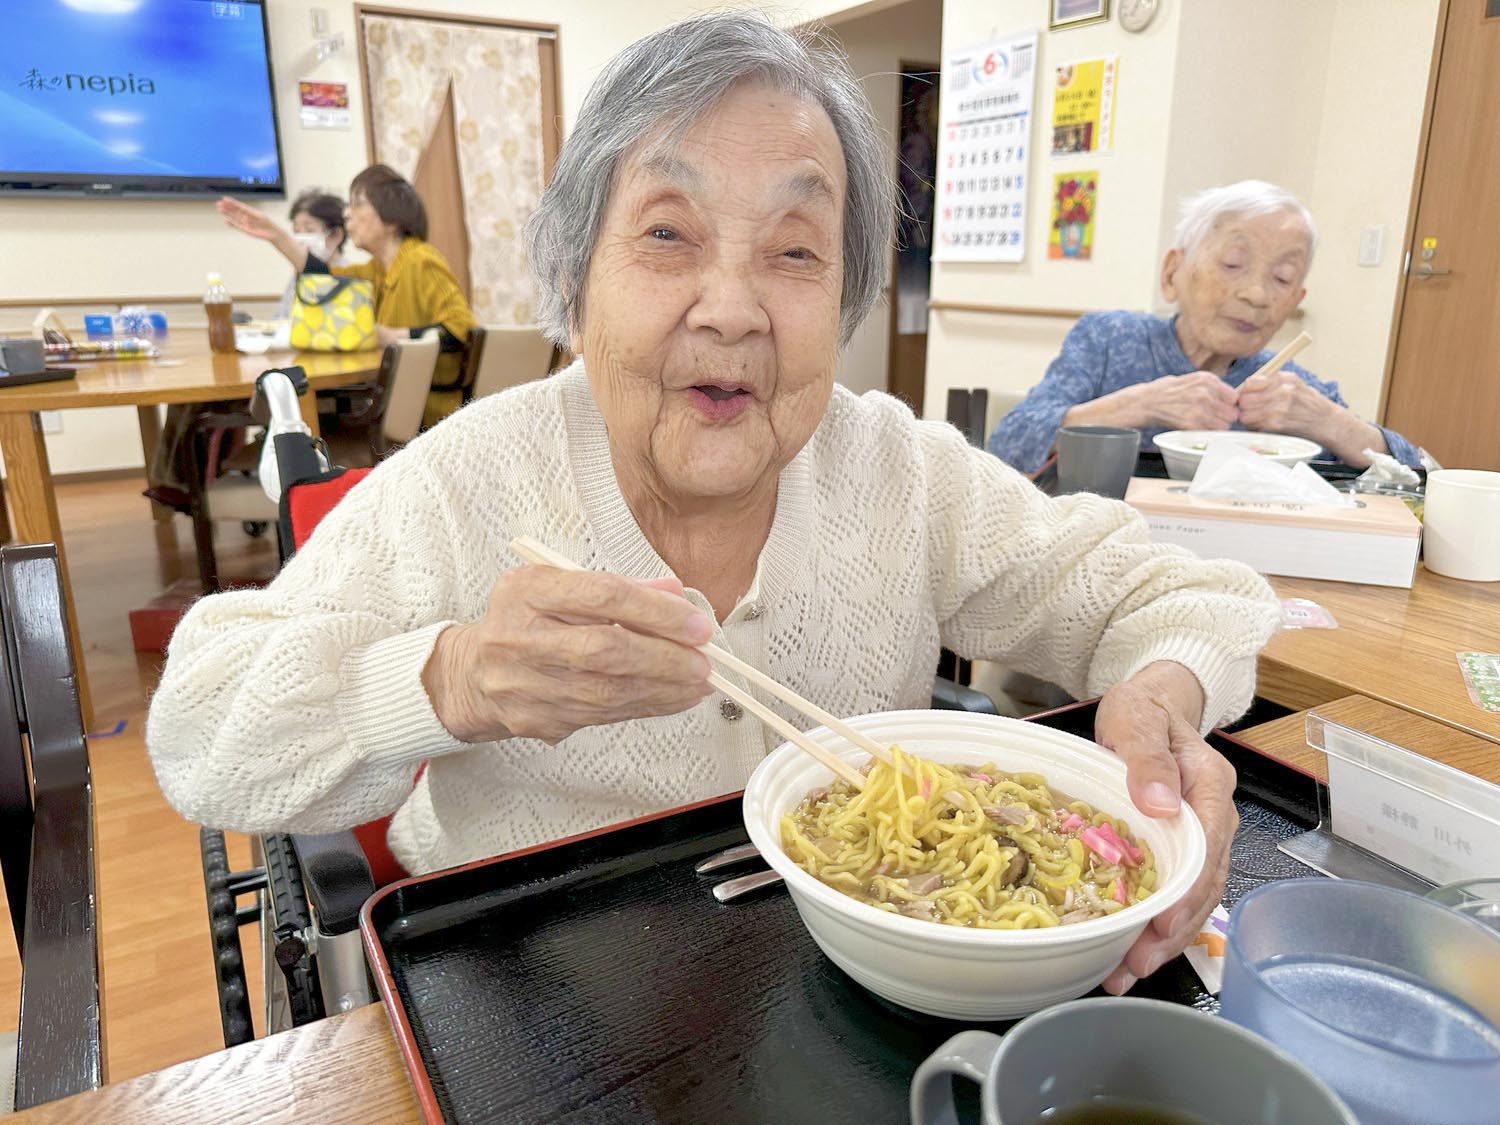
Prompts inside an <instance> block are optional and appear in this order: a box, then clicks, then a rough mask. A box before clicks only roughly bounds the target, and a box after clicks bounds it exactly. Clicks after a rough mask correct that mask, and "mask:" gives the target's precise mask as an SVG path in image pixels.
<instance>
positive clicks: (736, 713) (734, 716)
mask: <svg viewBox="0 0 1500 1125" xmlns="http://www.w3.org/2000/svg"><path fill="white" fill-rule="evenodd" d="M744 713H745V711H744V708H742V707H741V706H740V705H739V704H738V703H736V702H735V701H734V700H732V699H725V700H722V701H721V702H720V703H719V714H720V715H722V716H724V718H725V719H726V720H727V721H729V722H731V723H733V722H736V721H737V720H738V719H739V718H740V717H741V716H742V715H744Z"/></svg>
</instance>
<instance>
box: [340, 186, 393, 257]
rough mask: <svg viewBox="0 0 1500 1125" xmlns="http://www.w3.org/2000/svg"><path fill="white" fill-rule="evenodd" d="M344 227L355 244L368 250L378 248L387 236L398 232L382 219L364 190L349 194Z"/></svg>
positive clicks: (371, 250)
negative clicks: (365, 195)
mask: <svg viewBox="0 0 1500 1125" xmlns="http://www.w3.org/2000/svg"><path fill="white" fill-rule="evenodd" d="M344 227H345V229H347V230H348V232H349V238H350V240H351V241H352V242H353V243H354V245H356V246H358V247H359V248H360V249H361V250H364V251H367V252H373V251H375V250H378V249H379V248H380V246H381V244H382V243H383V242H384V241H385V240H386V239H387V238H389V237H390V236H391V235H393V234H395V233H396V228H395V227H391V226H387V225H386V224H385V223H384V222H382V221H381V218H380V215H379V214H378V213H377V212H376V210H375V208H373V207H371V206H370V201H369V200H368V199H366V198H365V197H364V193H363V192H355V193H353V194H352V195H350V196H349V206H348V207H347V208H345V209H344Z"/></svg>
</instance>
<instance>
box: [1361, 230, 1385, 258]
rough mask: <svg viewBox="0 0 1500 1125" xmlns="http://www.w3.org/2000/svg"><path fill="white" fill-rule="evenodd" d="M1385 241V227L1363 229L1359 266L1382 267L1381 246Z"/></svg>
mask: <svg viewBox="0 0 1500 1125" xmlns="http://www.w3.org/2000/svg"><path fill="white" fill-rule="evenodd" d="M1384 241H1385V227H1379V226H1377V227H1362V228H1360V232H1359V264H1360V265H1362V266H1378V265H1380V244H1381V243H1382V242H1384Z"/></svg>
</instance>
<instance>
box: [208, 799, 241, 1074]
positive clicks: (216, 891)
mask: <svg viewBox="0 0 1500 1125" xmlns="http://www.w3.org/2000/svg"><path fill="white" fill-rule="evenodd" d="M198 848H199V851H200V852H201V853H202V856H203V890H204V893H205V894H206V895H207V896H208V933H209V938H210V940H211V941H212V942H213V950H214V971H215V973H216V974H217V976H218V982H217V983H218V993H219V1022H220V1023H221V1024H222V1025H223V1027H224V1046H226V1047H234V1046H237V1045H238V1044H240V1043H248V1042H250V1040H252V1039H254V1038H255V1026H254V1024H253V1023H252V1022H251V1018H250V993H249V990H248V989H247V988H246V986H245V960H244V957H243V955H242V954H241V952H240V923H239V918H238V917H237V912H236V908H235V903H234V893H233V892H232V891H231V890H230V882H231V872H230V870H229V856H228V855H227V854H226V853H225V850H224V833H222V832H215V831H213V830H212V829H209V828H204V829H202V830H200V831H199V833H198Z"/></svg>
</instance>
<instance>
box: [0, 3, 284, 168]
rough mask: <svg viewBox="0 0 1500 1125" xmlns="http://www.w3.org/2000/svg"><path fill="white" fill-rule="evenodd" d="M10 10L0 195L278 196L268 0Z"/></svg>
mask: <svg viewBox="0 0 1500 1125" xmlns="http://www.w3.org/2000/svg"><path fill="white" fill-rule="evenodd" d="M4 8H5V12H4V15H3V16H0V32H3V36H4V42H3V44H0V194H8V193H14V192H46V193H49V194H57V195H103V196H119V195H130V194H135V195H174V196H181V195H217V194H220V193H222V192H227V191H233V192H234V193H235V194H236V195H244V194H265V195H282V194H284V191H285V187H284V183H283V180H282V168H281V140H280V135H279V134H278V132H277V128H276V101H275V97H274V94H273V91H272V81H271V59H270V51H269V47H268V43H269V40H268V37H267V33H266V13H265V5H264V2H263V0H4Z"/></svg>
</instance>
